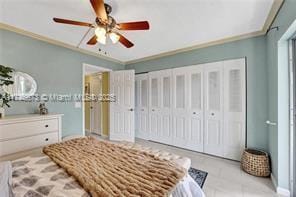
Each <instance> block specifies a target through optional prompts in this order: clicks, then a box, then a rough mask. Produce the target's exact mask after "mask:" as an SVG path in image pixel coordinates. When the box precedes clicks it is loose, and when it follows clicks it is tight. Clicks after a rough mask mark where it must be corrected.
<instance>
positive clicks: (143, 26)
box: [53, 0, 149, 48]
mask: <svg viewBox="0 0 296 197" xmlns="http://www.w3.org/2000/svg"><path fill="white" fill-rule="evenodd" d="M90 3H91V5H92V7H93V9H94V11H95V13H96V16H97V17H96V19H95V23H94V24H92V23H86V22H79V21H73V20H68V19H61V18H53V20H54V21H55V22H57V23H64V24H70V25H78V26H86V27H90V28H95V35H94V36H93V37H92V38H91V39H90V40H89V41H88V42H87V44H89V45H95V44H96V43H97V42H99V43H101V44H106V39H107V36H109V38H110V39H111V41H112V42H113V43H117V42H118V41H119V42H120V43H121V44H123V45H124V46H125V47H126V48H131V47H132V46H134V44H133V43H132V42H131V41H129V40H128V39H127V38H126V37H124V36H123V35H122V34H120V33H119V32H118V30H148V29H149V23H148V21H137V22H127V23H116V21H115V19H114V18H113V17H111V16H110V15H109V14H110V13H111V12H112V7H111V6H110V5H108V4H106V3H104V0H90Z"/></svg>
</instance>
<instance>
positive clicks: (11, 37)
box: [0, 29, 124, 136]
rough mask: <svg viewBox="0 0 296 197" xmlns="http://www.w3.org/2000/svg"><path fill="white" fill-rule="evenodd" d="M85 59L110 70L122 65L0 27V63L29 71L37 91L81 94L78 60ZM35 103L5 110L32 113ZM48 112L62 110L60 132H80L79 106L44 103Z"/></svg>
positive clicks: (80, 62)
mask: <svg viewBox="0 0 296 197" xmlns="http://www.w3.org/2000/svg"><path fill="white" fill-rule="evenodd" d="M83 63H88V64H92V65H98V66H102V67H107V68H111V69H114V70H117V69H124V66H122V65H119V64H116V63H113V62H109V61H106V60H102V59H99V58H96V57H93V56H88V55H84V54H81V53H79V52H75V51H73V50H70V49H66V48H63V47H59V46H55V45H51V44H48V43H46V42H42V41H38V40H35V39H32V38H29V37H26V36H23V35H19V34H16V33H13V32H9V31H6V30H1V29H0V64H2V65H7V66H11V67H13V68H15V69H17V70H19V71H23V72H26V73H28V74H30V75H31V76H32V77H33V78H34V79H35V80H36V82H37V85H38V91H37V93H40V94H42V93H47V94H48V93H56V94H75V93H77V94H81V92H82V64H83ZM37 107H38V103H24V102H16V103H13V104H12V107H11V108H8V109H7V113H8V114H25V113H33V112H34V111H35V110H36V109H37ZM47 107H48V109H49V111H50V112H52V113H62V114H64V116H63V133H62V135H63V136H66V135H70V134H82V109H81V108H74V103H72V102H71V103H48V104H47Z"/></svg>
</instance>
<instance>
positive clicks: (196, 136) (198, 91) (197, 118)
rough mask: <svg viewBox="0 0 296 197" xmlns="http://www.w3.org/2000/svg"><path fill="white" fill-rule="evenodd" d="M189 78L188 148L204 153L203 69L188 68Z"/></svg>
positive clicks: (196, 67) (198, 67) (200, 67)
mask: <svg viewBox="0 0 296 197" xmlns="http://www.w3.org/2000/svg"><path fill="white" fill-rule="evenodd" d="M186 69H187V71H188V72H187V78H188V94H187V97H188V111H187V113H188V135H189V136H188V143H187V145H186V148H188V149H191V150H195V151H199V152H203V132H204V129H203V121H204V111H203V109H204V107H203V89H204V87H203V85H204V82H203V67H202V66H200V65H198V66H190V67H186Z"/></svg>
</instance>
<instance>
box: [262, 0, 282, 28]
mask: <svg viewBox="0 0 296 197" xmlns="http://www.w3.org/2000/svg"><path fill="white" fill-rule="evenodd" d="M284 1H285V0H274V2H273V4H272V7H271V9H270V12H269V14H268V16H267V19H266V20H265V23H264V26H263V28H262V31H263V32H265V33H266V32H267V31H268V29H269V28H270V26H271V25H272V23H273V21H274V20H275V18H276V16H277V14H278V12H279V11H280V9H281V7H282V5H283V3H284Z"/></svg>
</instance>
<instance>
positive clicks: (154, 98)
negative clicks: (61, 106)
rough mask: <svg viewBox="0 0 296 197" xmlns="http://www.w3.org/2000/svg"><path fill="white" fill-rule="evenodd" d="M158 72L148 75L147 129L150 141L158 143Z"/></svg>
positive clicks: (159, 132) (159, 128)
mask: <svg viewBox="0 0 296 197" xmlns="http://www.w3.org/2000/svg"><path fill="white" fill-rule="evenodd" d="M160 73H161V72H160V71H156V72H150V73H149V128H150V140H153V141H156V142H158V141H159V138H160V136H161V121H162V119H161V113H160V102H161V100H160V99H161V97H160V93H161V92H160V84H161V83H160Z"/></svg>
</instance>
